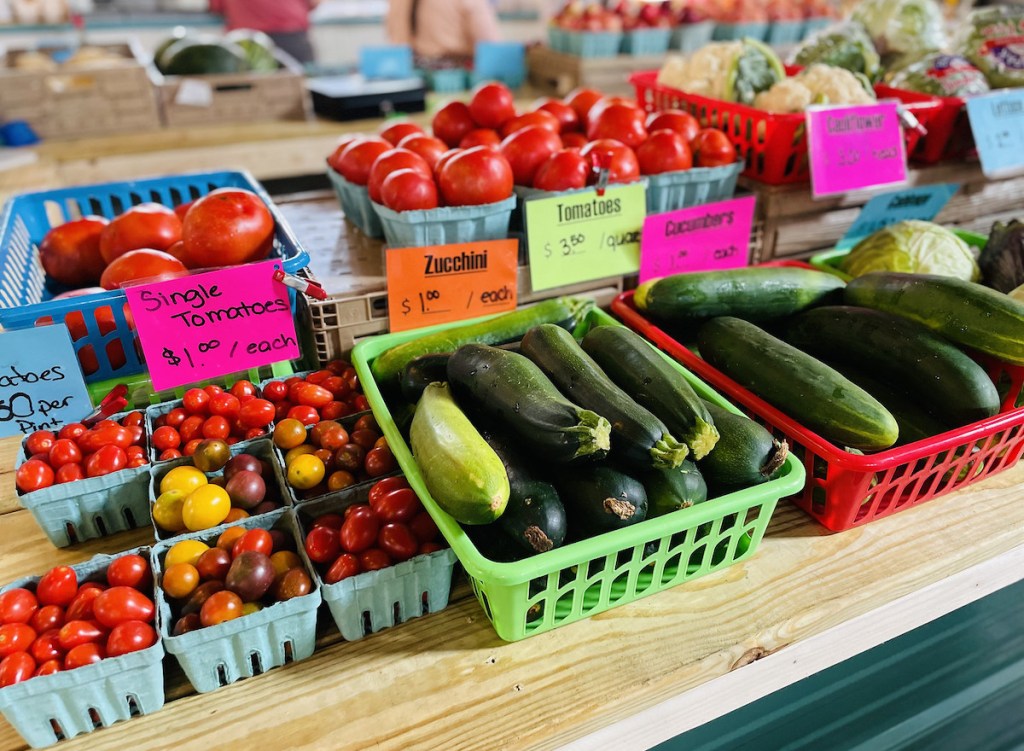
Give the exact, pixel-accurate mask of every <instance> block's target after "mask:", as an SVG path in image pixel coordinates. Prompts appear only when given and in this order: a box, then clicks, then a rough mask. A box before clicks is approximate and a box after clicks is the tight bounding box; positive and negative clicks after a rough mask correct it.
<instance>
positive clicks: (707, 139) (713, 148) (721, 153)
mask: <svg viewBox="0 0 1024 751" xmlns="http://www.w3.org/2000/svg"><path fill="white" fill-rule="evenodd" d="M690 148H691V149H693V156H694V161H695V162H696V164H697V166H698V167H722V166H724V165H727V164H732V163H733V162H735V161H736V147H735V146H733V145H732V141H730V140H729V136H727V135H725V133H723V132H722V131H720V130H718V129H716V128H704V129H703V130H701V131H700V132H699V133H697V135H696V136H695V137H694V139H693V141H691V142H690Z"/></svg>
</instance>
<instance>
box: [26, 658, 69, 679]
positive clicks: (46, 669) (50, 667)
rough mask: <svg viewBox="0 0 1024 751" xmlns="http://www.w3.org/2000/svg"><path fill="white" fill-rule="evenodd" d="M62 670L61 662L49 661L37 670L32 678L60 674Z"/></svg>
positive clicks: (56, 660)
mask: <svg viewBox="0 0 1024 751" xmlns="http://www.w3.org/2000/svg"><path fill="white" fill-rule="evenodd" d="M61 670H63V668H62V667H61V665H60V660H58V659H53V660H47V661H46V662H44V663H43V664H41V665H40V666H39V667H38V668H36V672H35V674H34V675H33V676H32V677H33V678H34V677H35V676H36V675H53V674H54V673H59V672H60V671H61Z"/></svg>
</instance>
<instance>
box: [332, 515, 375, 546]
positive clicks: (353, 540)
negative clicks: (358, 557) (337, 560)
mask: <svg viewBox="0 0 1024 751" xmlns="http://www.w3.org/2000/svg"><path fill="white" fill-rule="evenodd" d="M378 532H380V522H378V521H377V517H376V515H374V514H372V513H370V514H353V515H350V516H349V517H348V518H347V519H345V522H344V524H342V525H341V530H340V531H339V533H338V534H339V538H340V540H341V547H342V548H344V549H345V551H346V552H348V553H361V552H362V551H364V550H366V549H367V548H369V547H370V546H371V545H373V544H374V543H375V542H376V541H377V533H378Z"/></svg>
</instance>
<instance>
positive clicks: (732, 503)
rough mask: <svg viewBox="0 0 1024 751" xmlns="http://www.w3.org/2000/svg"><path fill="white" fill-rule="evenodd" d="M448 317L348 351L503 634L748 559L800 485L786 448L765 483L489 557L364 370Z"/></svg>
mask: <svg viewBox="0 0 1024 751" xmlns="http://www.w3.org/2000/svg"><path fill="white" fill-rule="evenodd" d="M454 325H459V324H448V325H445V326H435V327H431V328H427V329H421V330H419V331H407V332H402V333H399V334H387V335H383V336H377V337H373V338H370V339H365V340H363V341H362V342H360V343H359V344H357V345H356V347H355V349H354V350H353V351H352V361H353V364H354V365H355V368H356V371H357V372H358V373H359V378H360V381H361V382H362V384H363V389H364V391H365V392H366V396H367V398H368V399H369V401H370V405H371V406H372V407H373V412H374V414H375V415H376V417H377V422H378V423H379V424H380V426H381V428H382V429H383V431H384V435H385V436H386V437H387V439H388V445H389V446H390V447H391V450H392V451H393V452H394V454H395V457H396V458H397V459H398V463H399V465H400V466H401V467H402V469H403V470H404V471H405V474H406V477H407V478H408V480H409V483H410V485H411V486H412V487H413V489H414V490H415V491H416V494H417V495H418V496H419V497H420V500H421V501H422V502H423V505H424V507H425V508H426V509H427V511H428V512H429V513H430V515H431V516H432V517H433V518H434V521H435V522H436V523H437V526H438V528H439V529H440V530H441V533H442V534H443V535H444V536H445V538H446V539H447V540H448V542H449V544H450V545H451V546H452V550H454V551H455V555H456V556H457V557H458V559H459V561H460V563H462V565H463V567H464V568H465V569H466V573H467V574H468V575H469V579H470V584H471V585H472V587H473V591H474V593H475V594H476V596H477V599H478V600H479V602H480V605H481V606H482V607H483V610H484V613H485V614H486V615H487V617H488V619H490V621H491V624H492V625H493V626H494V629H495V631H496V632H497V634H498V636H499V637H501V638H502V639H504V640H506V641H518V640H520V639H523V638H526V637H528V636H533V635H535V634H541V633H544V632H546V631H550V630H552V629H554V628H558V627H560V626H564V625H566V624H568V623H572V622H574V621H578V620H581V619H583V618H588V617H590V616H592V615H595V614H597V613H600V612H603V611H605V610H608V609H609V608H613V607H617V606H619V605H625V604H626V603H629V602H633V601H634V600H637V599H639V598H641V597H645V596H647V595H651V594H654V593H656V592H660V591H662V590H664V589H668V588H669V587H673V586H675V585H677V584H682V583H683V582H686V581H690V580H692V579H695V578H697V577H700V576H704V575H706V574H710V573H712V572H715V571H720V570H721V569H724V568H726V567H728V566H731V565H733V564H735V563H739V562H740V561H744V560H746V559H748V558H750V557H751V556H752V555H754V553H755V552H756V551H757V548H758V546H759V545H760V542H761V539H762V537H763V536H764V532H765V529H766V528H767V526H768V522H769V520H770V519H771V516H772V513H773V512H774V511H775V507H776V505H777V504H778V501H779V499H780V498H782V497H785V496H788V495H791V494H793V493H796V492H799V491H800V489H801V488H802V487H803V484H804V469H803V467H802V465H801V464H800V462H799V461H797V460H796V459H795V458H794V457H792V456H790V457H788V458H787V460H786V463H785V464H784V465H783V467H782V468H781V470H780V471H779V473H778V475H777V477H776V478H775V479H773V480H771V481H769V482H766V483H764V484H762V485H758V486H756V487H753V488H746V489H743V490H739V491H736V492H733V493H729V494H728V495H723V496H719V497H717V498H714V499H711V500H709V501H708V502H706V503H701V504H698V505H695V506H692V507H690V508H687V509H682V510H680V511H675V512H672V513H670V514H666V515H665V516H659V517H656V518H653V519H648V520H646V521H644V522H641V523H639V524H636V525H633V526H631V527H626V528H624V529H619V530H616V531H614V532H608V533H605V534H602V535H598V536H596V537H592V538H590V539H587V540H581V541H579V542H574V543H571V544H569V545H566V546H564V547H561V548H556V549H554V550H551V551H548V552H546V553H541V554H539V555H535V556H532V557H530V558H527V559H525V560H522V561H517V562H514V563H496V562H494V561H491V560H489V559H488V558H485V557H484V556H483V555H482V554H481V553H480V552H479V551H478V550H477V548H476V547H475V546H474V545H473V543H472V542H471V541H470V539H469V537H468V536H467V535H466V533H465V532H464V531H463V529H462V527H461V526H460V525H459V524H458V523H457V522H456V521H455V520H454V519H453V518H452V517H451V516H449V515H448V514H446V513H445V512H444V511H442V510H441V508H440V507H439V506H438V505H437V503H436V502H435V501H434V499H433V498H432V497H431V496H430V493H429V492H428V491H427V489H426V486H425V484H424V482H423V476H422V475H421V474H420V470H419V466H418V465H417V464H416V460H415V459H413V456H412V453H411V451H410V449H409V445H408V443H407V442H406V440H405V436H404V435H403V434H402V433H401V431H400V430H399V428H398V426H397V425H396V424H395V422H394V420H393V419H392V417H391V412H390V409H389V406H388V404H387V402H386V401H385V399H384V397H383V395H382V394H381V390H380V388H379V386H378V384H377V383H376V381H375V380H374V378H373V374H372V372H371V371H370V363H371V362H372V361H373V360H374V359H375V358H376V357H377V356H378V355H380V354H381V353H383V352H385V351H386V350H388V349H390V348H391V347H393V346H395V345H397V344H401V343H402V342H406V341H409V340H411V339H415V338H417V337H419V336H422V335H424V334H427V333H430V332H432V331H441V330H445V329H449V328H452V327H453V326H454ZM618 325H621V324H619V323H618V322H617V321H615V320H614V319H613V318H611V316H609V315H607V314H606V313H603V312H602V311H600V310H593V311H592V312H591V313H590V314H589V315H588V317H587V319H586V321H585V322H584V323H583V324H582V325H581V327H580V329H579V330H577V331H576V332H575V333H576V334H577V335H582V333H583V332H584V331H586V330H588V329H589V328H591V327H593V326H618ZM666 360H669V358H668V357H667V356H666ZM669 362H671V363H672V365H673V367H676V368H677V369H678V370H679V371H680V372H681V373H683V375H684V377H685V378H686V379H687V380H688V381H689V382H690V383H691V385H692V386H693V387H694V389H695V390H696V391H697V393H698V394H699V395H700V396H702V397H703V398H704V399H707V400H709V401H713V402H714V403H716V404H718V405H720V406H722V407H723V408H725V409H729V410H730V411H733V412H737V411H738V410H736V408H735V407H733V406H732V405H730V404H729V403H728V402H726V401H725V400H724V399H723V398H722V397H721V396H719V395H718V394H717V393H715V392H714V391H712V390H711V389H710V388H709V387H708V386H706V385H705V384H704V383H703V382H701V381H700V380H699V379H698V378H697V377H696V376H694V375H693V374H691V373H690V372H689V371H687V370H685V369H684V368H683V367H682V366H681V365H679V364H678V363H676V362H674V361H672V360H669Z"/></svg>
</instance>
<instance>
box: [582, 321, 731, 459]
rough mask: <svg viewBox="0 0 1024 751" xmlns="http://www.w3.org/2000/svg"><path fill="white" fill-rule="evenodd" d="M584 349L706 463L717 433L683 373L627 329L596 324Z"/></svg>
mask: <svg viewBox="0 0 1024 751" xmlns="http://www.w3.org/2000/svg"><path fill="white" fill-rule="evenodd" d="M583 351H584V352H586V353H587V354H589V355H590V356H591V357H593V358H594V361H595V362H596V363H597V364H598V365H599V366H600V367H601V369H602V370H604V372H605V373H607V374H608V377H609V378H611V379H612V381H613V382H614V383H615V384H616V385H617V386H619V387H620V388H622V389H623V390H624V391H625V392H626V393H627V394H629V395H630V396H632V397H633V398H634V399H636V401H637V402H638V403H639V404H641V405H642V406H644V407H646V408H647V409H649V410H650V411H651V412H653V413H654V414H655V415H657V416H658V418H659V419H661V421H662V422H664V423H665V425H666V426H667V427H668V429H669V430H670V431H671V432H672V435H674V436H676V437H677V438H678V439H679V440H681V441H685V442H686V445H687V446H689V447H690V454H691V457H692V458H693V459H703V458H704V457H705V456H707V454H708V452H709V451H711V449H713V448H714V446H715V443H716V442H717V441H718V430H716V429H715V423H714V421H713V420H712V418H711V415H710V414H709V413H708V411H707V409H706V408H705V407H704V402H703V401H701V399H700V397H699V396H697V394H696V392H694V390H693V387H692V386H690V383H689V382H688V381H687V380H686V378H685V377H684V376H683V374H682V373H680V372H679V370H678V369H676V368H675V367H673V366H672V364H671V363H669V362H668V361H666V360H665V358H664V357H662V356H661V355H660V354H659V353H658V352H657V351H656V350H655V349H654V347H652V346H651V345H650V344H648V343H647V342H646V341H645V340H644V339H643V338H641V337H640V336H639V335H638V334H635V333H634V332H632V331H630V330H629V329H627V328H625V327H624V326H595V327H594V328H592V329H591V330H590V331H588V332H587V335H586V336H584V337H583Z"/></svg>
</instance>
